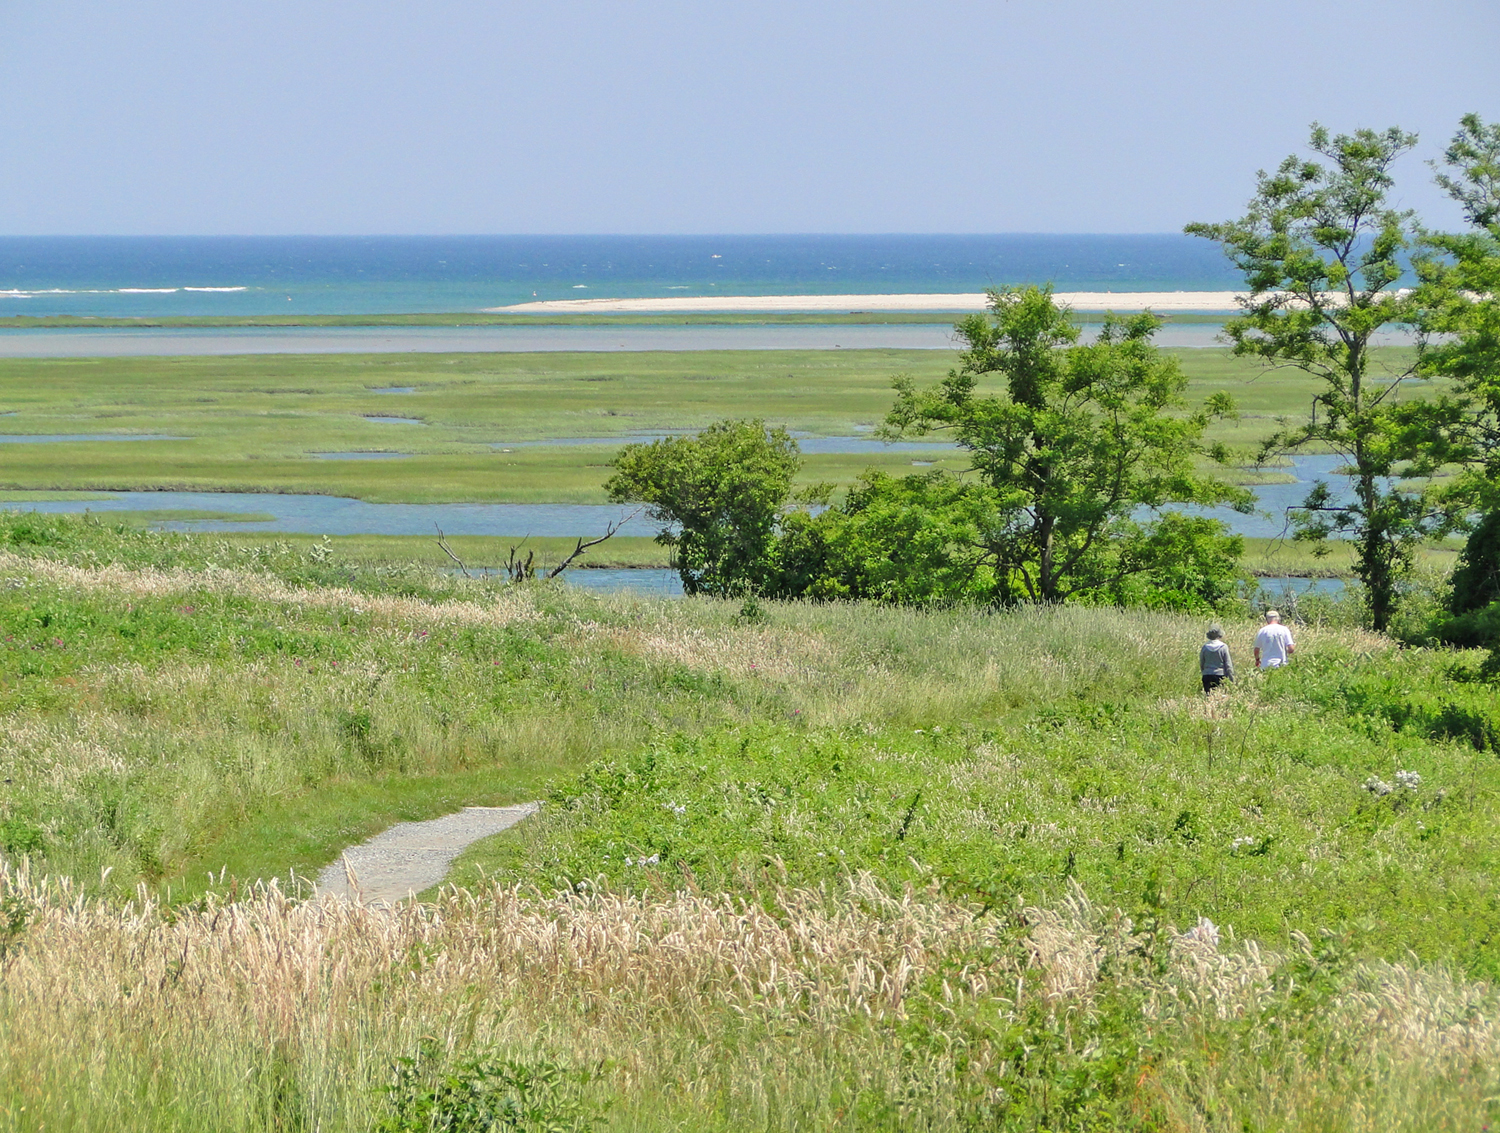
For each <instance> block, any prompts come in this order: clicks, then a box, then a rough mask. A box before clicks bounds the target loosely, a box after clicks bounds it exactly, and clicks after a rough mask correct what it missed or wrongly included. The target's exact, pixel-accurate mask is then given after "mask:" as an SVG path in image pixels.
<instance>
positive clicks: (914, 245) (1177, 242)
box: [0, 234, 1240, 317]
mask: <svg viewBox="0 0 1500 1133" xmlns="http://www.w3.org/2000/svg"><path fill="white" fill-rule="evenodd" d="M1048 280H1051V281H1053V282H1054V283H1055V284H1056V285H1057V287H1058V289H1059V290H1063V291H1093V290H1099V291H1157V290H1162V291H1218V290H1226V289H1230V288H1233V287H1236V286H1238V285H1239V283H1240V278H1239V276H1237V275H1236V274H1235V273H1234V271H1233V270H1232V269H1231V268H1230V266H1229V264H1228V263H1227V261H1226V260H1225V259H1224V258H1223V256H1222V255H1221V254H1220V252H1219V251H1218V249H1217V248H1216V247H1215V246H1214V245H1212V244H1210V243H1209V242H1208V241H1206V240H1199V239H1196V238H1193V237H1188V236H1182V235H1178V234H1161V235H1146V236H1139V235H1125V236H1121V235H990V236H901V235H893V236H430V237H390V236H325V237H156V236H149V237H147V236H142V237H115V236H111V237H94V236H79V237H40V236H39V237H16V236H8V237H0V314H18V315H19V314H26V315H55V314H69V315H95V316H122V317H125V316H151V317H160V316H169V315H267V314H373V313H382V312H435V311H467V310H476V309H480V308H484V307H496V306H504V305H508V304H511V303H521V302H526V301H528V300H531V299H533V298H536V299H578V298H588V297H591V296H630V297H635V296H673V295H681V296H694V295H716V294H717V295H783V294H791V295H832V294H844V293H848V294H865V293H870V294H899V293H906V292H938V293H942V292H950V293H951V292H966V291H967V292H972V291H982V290H984V289H985V288H987V287H991V286H996V285H1001V284H1008V283H1042V282H1046V281H1048Z"/></svg>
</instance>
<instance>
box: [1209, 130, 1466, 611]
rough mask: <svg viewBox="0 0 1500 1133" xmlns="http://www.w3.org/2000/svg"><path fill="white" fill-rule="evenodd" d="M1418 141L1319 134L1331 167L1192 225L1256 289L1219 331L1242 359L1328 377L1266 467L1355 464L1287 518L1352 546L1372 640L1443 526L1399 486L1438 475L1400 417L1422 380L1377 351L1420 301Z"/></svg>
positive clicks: (1290, 178)
mask: <svg viewBox="0 0 1500 1133" xmlns="http://www.w3.org/2000/svg"><path fill="white" fill-rule="evenodd" d="M1415 144H1416V136H1415V135H1413V134H1408V133H1405V132H1403V131H1401V130H1399V129H1395V128H1391V129H1388V130H1385V131H1384V132H1377V131H1374V130H1359V131H1356V132H1355V133H1353V134H1339V135H1337V136H1331V135H1330V134H1329V133H1328V131H1327V130H1325V129H1323V128H1322V127H1321V126H1317V125H1314V127H1313V129H1312V135H1311V138H1310V142H1309V146H1310V148H1311V150H1312V151H1313V152H1314V153H1315V154H1317V155H1318V156H1319V157H1321V158H1322V159H1324V160H1322V161H1319V160H1316V159H1309V158H1302V157H1298V156H1295V155H1294V156H1291V157H1288V158H1287V159H1286V160H1285V161H1283V162H1282V164H1281V165H1280V167H1279V168H1278V169H1277V170H1276V171H1275V173H1271V174H1267V173H1265V172H1262V173H1260V174H1259V175H1258V177H1257V180H1256V189H1255V195H1254V196H1253V197H1252V198H1251V201H1250V204H1249V208H1248V211H1247V212H1246V213H1245V215H1244V216H1243V217H1241V218H1240V219H1238V220H1231V221H1226V222H1224V223H1221V224H1190V225H1188V226H1187V228H1186V231H1187V232H1188V233H1190V234H1192V235H1197V236H1203V237H1206V238H1208V239H1210V240H1214V241H1216V242H1217V243H1219V244H1220V245H1221V246H1222V247H1223V249H1224V251H1225V253H1226V254H1227V255H1228V256H1229V258H1230V260H1231V261H1233V262H1234V264H1235V265H1236V266H1237V267H1239V269H1240V270H1241V271H1242V272H1243V273H1244V276H1245V282H1246V284H1247V285H1248V286H1249V288H1250V295H1249V298H1248V299H1246V300H1245V301H1244V303H1243V310H1242V312H1241V314H1240V315H1239V316H1238V317H1237V318H1235V319H1232V320H1230V321H1229V323H1228V324H1227V325H1226V326H1225V328H1224V329H1225V332H1226V334H1227V335H1228V336H1229V338H1230V340H1231V341H1232V342H1233V344H1234V350H1235V353H1236V354H1241V355H1249V356H1252V357H1257V358H1260V359H1262V360H1264V361H1265V362H1267V363H1268V364H1271V365H1291V366H1295V367H1297V368H1299V369H1302V370H1304V371H1306V372H1308V373H1310V374H1313V375H1315V376H1316V377H1318V378H1320V379H1322V383H1323V384H1322V389H1321V390H1320V391H1319V393H1318V394H1317V395H1316V396H1315V398H1314V399H1313V404H1312V406H1311V414H1310V416H1309V418H1308V420H1307V422H1306V423H1303V424H1297V425H1293V426H1290V427H1287V428H1284V429H1281V430H1279V431H1277V432H1276V433H1274V434H1273V435H1272V436H1270V437H1269V438H1267V440H1266V441H1265V443H1264V445H1263V448H1262V454H1261V458H1262V459H1265V458H1268V457H1270V456H1272V455H1277V454H1281V453H1285V452H1289V451H1295V450H1297V449H1301V448H1305V447H1307V446H1316V447H1326V448H1331V449H1333V450H1334V451H1335V452H1336V453H1339V454H1340V455H1342V456H1344V457H1345V458H1346V459H1347V461H1348V467H1349V470H1350V473H1351V475H1352V478H1353V487H1354V498H1353V500H1352V501H1345V500H1340V499H1336V498H1335V497H1334V495H1333V494H1332V492H1330V490H1329V489H1328V486H1327V485H1326V484H1325V483H1319V484H1317V485H1316V486H1315V487H1314V489H1313V491H1312V492H1311V493H1309V495H1308V497H1307V499H1306V500H1305V501H1304V503H1303V505H1302V507H1301V509H1299V510H1298V511H1297V512H1296V513H1295V514H1294V516H1293V522H1294V525H1295V527H1296V529H1297V535H1298V537H1299V538H1304V539H1310V540H1313V541H1317V542H1321V541H1322V540H1324V539H1326V538H1327V537H1328V536H1329V535H1331V534H1335V533H1341V534H1348V535H1350V536H1352V537H1353V540H1354V546H1355V560H1354V571H1355V574H1356V575H1357V576H1358V577H1359V579H1360V581H1361V582H1363V583H1364V587H1365V591H1364V593H1365V596H1366V601H1367V602H1368V605H1369V620H1370V623H1371V625H1372V626H1373V627H1374V628H1375V629H1377V630H1384V629H1386V628H1387V626H1388V625H1389V623H1390V620H1391V617H1392V615H1393V614H1394V611H1395V607H1396V599H1397V590H1398V585H1399V583H1400V580H1401V578H1402V576H1403V575H1404V574H1405V573H1406V571H1407V570H1408V569H1409V567H1410V565H1411V560H1412V553H1413V550H1414V548H1415V546H1416V544H1417V543H1418V542H1419V541H1420V540H1421V539H1422V538H1424V537H1425V536H1427V535H1429V534H1431V533H1433V532H1434V531H1436V530H1438V529H1440V528H1441V526H1442V525H1443V524H1444V523H1446V522H1447V521H1448V519H1449V516H1448V515H1447V514H1445V513H1443V512H1442V511H1441V510H1440V509H1434V508H1433V507H1432V506H1431V503H1430V501H1429V500H1428V499H1427V498H1426V497H1425V496H1424V495H1423V494H1421V493H1415V492H1409V491H1399V490H1397V487H1396V482H1397V480H1399V479H1400V478H1401V477H1403V476H1407V475H1412V474H1421V473H1423V472H1429V471H1431V468H1430V465H1429V464H1427V463H1425V462H1424V461H1423V459H1422V457H1423V453H1421V452H1420V451H1414V450H1413V449H1412V447H1411V446H1410V445H1408V444H1405V443H1403V441H1404V438H1405V437H1407V436H1408V435H1409V434H1407V433H1405V432H1404V431H1403V429H1402V426H1401V422H1400V418H1399V415H1398V414H1396V413H1394V412H1393V407H1394V405H1395V402H1396V398H1397V391H1398V390H1399V388H1400V387H1401V385H1402V383H1403V381H1405V380H1406V379H1408V378H1411V377H1413V376H1414V375H1415V373H1416V371H1415V369H1414V367H1412V366H1402V367H1398V368H1395V369H1388V370H1381V369H1379V368H1378V367H1377V366H1376V363H1375V360H1374V359H1373V357H1372V355H1371V352H1370V348H1371V345H1372V341H1373V340H1374V337H1375V335H1376V334H1377V333H1379V332H1380V331H1381V330H1383V329H1385V328H1389V327H1396V326H1400V325H1405V324H1409V323H1411V322H1413V321H1415V320H1416V318H1417V302H1416V300H1415V298H1414V297H1413V296H1412V295H1411V294H1410V293H1409V292H1408V291H1407V290H1405V289H1403V288H1400V287H1398V286H1397V284H1398V282H1399V281H1400V280H1401V278H1402V275H1403V273H1404V272H1405V270H1406V263H1405V262H1404V258H1403V257H1405V256H1406V255H1407V254H1408V253H1409V251H1410V249H1411V247H1412V244H1413V241H1414V239H1415V237H1416V228H1415V221H1414V218H1413V217H1412V215H1411V214H1410V213H1409V212H1405V211H1402V210H1400V209H1397V208H1395V207H1394V206H1393V205H1392V204H1391V201H1390V194H1391V189H1392V185H1393V181H1392V176H1391V166H1392V165H1393V163H1394V162H1395V161H1396V160H1397V159H1398V158H1400V157H1401V156H1402V155H1403V154H1404V153H1406V152H1407V151H1408V150H1410V149H1411V148H1412V147H1413V146H1414V145H1415Z"/></svg>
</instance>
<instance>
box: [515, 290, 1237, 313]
mask: <svg viewBox="0 0 1500 1133" xmlns="http://www.w3.org/2000/svg"><path fill="white" fill-rule="evenodd" d="M1243 294H1244V293H1243V292H1237V291H1070V292H1058V294H1057V300H1058V302H1059V303H1062V304H1065V305H1067V306H1069V307H1072V308H1073V309H1074V310H1075V311H1143V310H1147V309H1150V310H1153V311H1164V312H1170V311H1184V312H1187V311H1192V312H1204V313H1221V312H1222V313H1228V312H1235V311H1238V310H1239V306H1240V305H1239V299H1240V298H1241V297H1242V295H1243ZM988 302H989V296H987V295H985V294H983V293H982V292H974V293H966V294H959V295H947V294H920V295H694V296H680V297H672V298H667V299H546V300H541V301H538V302H535V303H515V304H512V305H511V306H508V307H489V308H486V311H487V312H489V313H493V314H514V315H531V314H536V315H561V314H640V315H665V314H690V313H699V314H751V313H773V312H775V313H781V312H785V313H792V312H805V313H815V312H838V313H841V314H850V315H858V314H864V313H868V312H877V311H881V312H909V313H917V312H944V313H949V314H965V313H969V312H975V311H984V310H986V309H987V305H988Z"/></svg>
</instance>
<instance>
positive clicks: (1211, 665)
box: [1198, 626, 1234, 693]
mask: <svg viewBox="0 0 1500 1133" xmlns="http://www.w3.org/2000/svg"><path fill="white" fill-rule="evenodd" d="M1198 669H1199V671H1200V672H1201V673H1202V674H1203V691H1204V692H1205V693H1209V692H1213V690H1214V689H1216V688H1218V687H1219V686H1220V685H1221V684H1223V683H1224V682H1225V681H1232V680H1234V661H1233V660H1232V659H1231V658H1230V656H1229V646H1227V645H1225V644H1224V631H1223V630H1221V629H1220V628H1219V627H1218V626H1209V627H1208V640H1207V641H1205V642H1204V643H1203V648H1202V649H1200V650H1198Z"/></svg>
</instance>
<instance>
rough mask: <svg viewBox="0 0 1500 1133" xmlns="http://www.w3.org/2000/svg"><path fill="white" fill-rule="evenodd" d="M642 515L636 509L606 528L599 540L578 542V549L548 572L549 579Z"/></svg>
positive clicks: (574, 549)
mask: <svg viewBox="0 0 1500 1133" xmlns="http://www.w3.org/2000/svg"><path fill="white" fill-rule="evenodd" d="M640 514H641V509H640V508H636V509H635V510H634V511H633V512H631V513H630V514H629V515H627V516H626V517H625V518H624V519H621V520H617V521H616V522H614V523H611V524H610V525H609V526H608V527H606V528H605V529H604V534H603V535H601V536H599V538H597V539H590V540H588V542H584V540H582V539H579V540H578V546H576V547H574V548H573V552H572V554H570V555H569V556H568V557H567V558H565V559H564V560H563V561H562V562H560V563H558V564H557V565H556V566H555V567H553V568H552V569H551V570H550V571H548V572H547V577H548V578H556V577H557V576H558V575H560V574H561V573H562V572H563V571H565V570H567V569H568V567H569V566H570V565H571V564H572V562H573V560H574V559H576V558H577V557H578V556H579V555H581V554H583V553H584V552H585V551H587V550H588V549H589V548H590V547H597V546H598V545H599V544H600V543H603V542H604V541H605V540H606V539H613V538H614V536H615V532H617V531H619V530H620V528H622V527H624V526H625V525H626V524H627V523H629V522H630V521H631V520H632V519H634V518H635V517H636V516H638V515H640Z"/></svg>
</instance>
